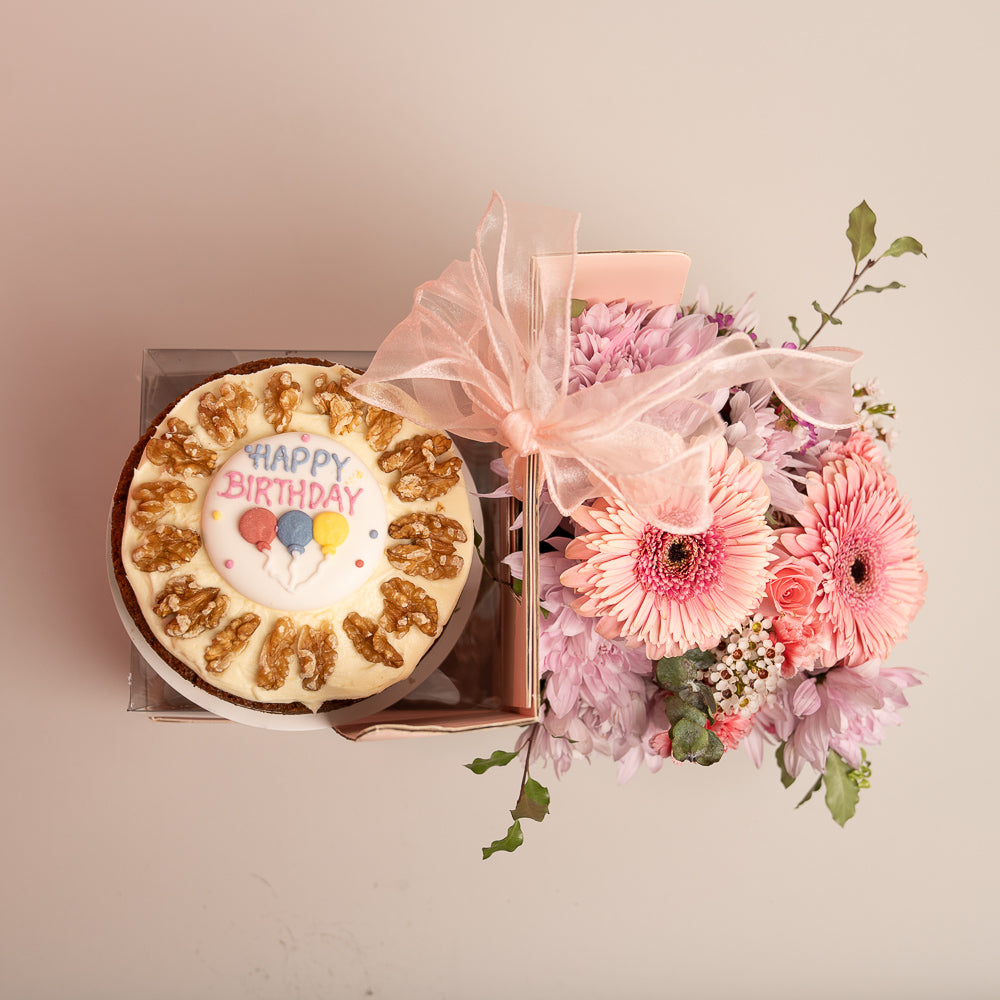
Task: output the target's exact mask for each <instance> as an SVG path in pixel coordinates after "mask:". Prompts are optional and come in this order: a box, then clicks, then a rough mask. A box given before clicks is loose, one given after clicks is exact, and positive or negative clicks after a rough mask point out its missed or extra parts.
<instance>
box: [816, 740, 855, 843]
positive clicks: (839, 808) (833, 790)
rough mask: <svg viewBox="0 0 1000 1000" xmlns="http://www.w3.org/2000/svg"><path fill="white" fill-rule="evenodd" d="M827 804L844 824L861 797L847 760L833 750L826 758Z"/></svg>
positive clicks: (832, 813) (841, 823)
mask: <svg viewBox="0 0 1000 1000" xmlns="http://www.w3.org/2000/svg"><path fill="white" fill-rule="evenodd" d="M823 779H824V781H825V782H826V805H827V808H828V809H829V810H830V815H831V816H833V818H834V819H835V820H836V821H837V822H838V823H839V824H840V825H841V826H843V825H844V824H845V823H846V822H847V821H848V820H849V819H850V818H851V817H852V816H853V815H854V811H855V809H856V808H857V805H858V799H859V798H861V789H860V788H859V787H858V782H857V779H856V778H854V777H852V775H851V768H850V765H848V763H847V761H846V760H844V758H843V757H841V756H840V754H839V753H837V751H836V750H831V751H830V752H829V754H828V755H827V758H826V773H825V774H824V775H823Z"/></svg>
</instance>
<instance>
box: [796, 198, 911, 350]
mask: <svg viewBox="0 0 1000 1000" xmlns="http://www.w3.org/2000/svg"><path fill="white" fill-rule="evenodd" d="M846 236H847V239H848V240H849V241H850V244H851V254H852V256H853V257H854V274H853V275H852V276H851V282H850V284H849V285H848V286H847V290H846V291H845V292H844V294H843V295H841V296H840V299H839V300H838V301H837V304H836V305H835V306H834V307H833V308H832V309H831V310H830V311H829V312H827V311H826V310H825V309H824V308H823V307H822V306H821V305H820V304H819V302H818V301H817V300H813V304H812V307H813V309H815V310H816V312H818V313H819V316H820V322H819V326H818V327H816V329H815V331H813V333H812V335H811V336H810V337H804V336H802V334H801V333H800V332H799V324H798V319H797V318H796V317H795V316H789V317H788V322H789V323H791V325H792V332H793V333H794V334H795V336H796V337H797V338H798V341H799V348H801V349H803V350H804V349H805V348H807V347H808V346H809V345H810V344H811V343H812V342H813V341H814V340H815V339H816V337H817V336H818V335H819V333H820V331H821V330H822V329H823V327H824V326H826V325H827V323H830V324H831V325H833V326H839V325H840V324H841V323H842V322H843V321H842V320H841V319H840V318H839V317H838V316H837V312H838V310H839V309H841V307H843V306H844V305H845V304H846V303H848V302H850V300H851V299H853V298H854V297H855V296H856V295H863V294H865V293H866V292H875V293H880V292H885V291H889V290H891V289H897V288H904V287H905V286H904V285H901V284H900V283H899V282H898V281H890V282H889V284H887V285H865V286H864V287H862V288H856V287H855V286H856V285H857V283H858V282H859V281H860V280H861V276H862V275H864V274H867V273H868V272H869V271H870V270H871V269H872V268H873V267H875V265H876V264H878V262H879V261H881V260H883V259H884V258H886V257H902V256H903V254H907V253H914V254H920V255H921V256H923V257H926V256H927V254H926V253H924V248H923V246H922V245H921V244H920V241H919V240H915V239H914V238H913V237H912V236H900V237H898V238H897V239H895V240H893V241H892V243H891V244H890V245H889V248H888V249H887V250H883V251H882V253H880V254H879V255H878V256H877V257H869V256H868V255H869V254H870V253H871V252H872V250H874V249H875V213H874V212H873V211H872V210H871V208H869V206H868V202H866V201H862V202H861V204H860V205H857V206H855V207H854V208H853V209H851V213H850V215H849V216H848V217H847V232H846ZM866 258H867V259H866Z"/></svg>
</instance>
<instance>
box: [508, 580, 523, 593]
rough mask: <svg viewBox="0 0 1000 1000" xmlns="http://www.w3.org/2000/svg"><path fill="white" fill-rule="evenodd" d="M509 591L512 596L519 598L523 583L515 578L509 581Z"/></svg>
mask: <svg viewBox="0 0 1000 1000" xmlns="http://www.w3.org/2000/svg"><path fill="white" fill-rule="evenodd" d="M510 589H511V590H513V591H514V596H515V597H520V596H521V592H522V591H523V590H524V582H523V581H521V580H518V578H517V577H516V576H515V577H514V578H513V579H512V580H511V581H510Z"/></svg>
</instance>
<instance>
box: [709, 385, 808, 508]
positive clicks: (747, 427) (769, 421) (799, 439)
mask: <svg viewBox="0 0 1000 1000" xmlns="http://www.w3.org/2000/svg"><path fill="white" fill-rule="evenodd" d="M725 436H726V441H727V442H728V444H729V446H730V447H732V448H738V449H739V450H740V451H741V452H742V453H743V454H744V455H745V456H746V457H747V458H752V459H756V460H757V461H758V462H760V464H761V466H762V467H763V470H764V484H765V485H766V486H767V488H768V491H769V492H770V494H771V506H772V507H774V508H775V509H776V510H781V511H785V512H787V513H789V514H793V513H795V511H797V510H800V509H801V508H802V505H803V502H804V501H803V499H802V494H801V493H799V491H798V490H797V489H796V486H795V482H794V481H793V479H792V478H791V477H790V475H789V473H790V472H791V471H792V469H793V467H794V465H795V459H794V458H793V457H792V456H793V454H794V453H795V452H797V451H799V450H800V449H801V448H803V447H804V446H805V445H806V444H807V442H808V432H807V431H806V429H805V428H804V427H802V426H801V425H799V424H792V425H790V426H789V425H787V423H784V422H782V421H781V419H780V418H779V416H778V413H777V412H776V411H775V410H774V408H773V407H772V406H771V385H770V383H769V382H751V383H749V384H748V385H745V386H742V387H741V388H740V389H738V390H737V391H736V392H734V393H733V395H732V397H731V398H730V400H729V422H728V424H727V426H726V431H725Z"/></svg>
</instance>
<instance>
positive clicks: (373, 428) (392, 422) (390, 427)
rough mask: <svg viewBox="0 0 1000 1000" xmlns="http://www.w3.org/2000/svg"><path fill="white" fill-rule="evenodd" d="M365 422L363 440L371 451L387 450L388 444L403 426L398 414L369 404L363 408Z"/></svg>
mask: <svg viewBox="0 0 1000 1000" xmlns="http://www.w3.org/2000/svg"><path fill="white" fill-rule="evenodd" d="M365 420H366V422H367V424H368V430H367V431H365V440H366V441H367V442H368V443H369V444H370V445H371V447H372V451H383V450H384V449H386V448H388V447H389V442H390V441H391V440H392V439H393V438H394V437H395V436H396V435H397V434H398V433H399V430H400V428H401V427H402V426H403V418H402V417H401V416H400V415H399V414H398V413H393V412H392V410H383V409H381V408H380V407H378V406H372V405H371V403H369V404H368V405H367V407H366V408H365Z"/></svg>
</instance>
